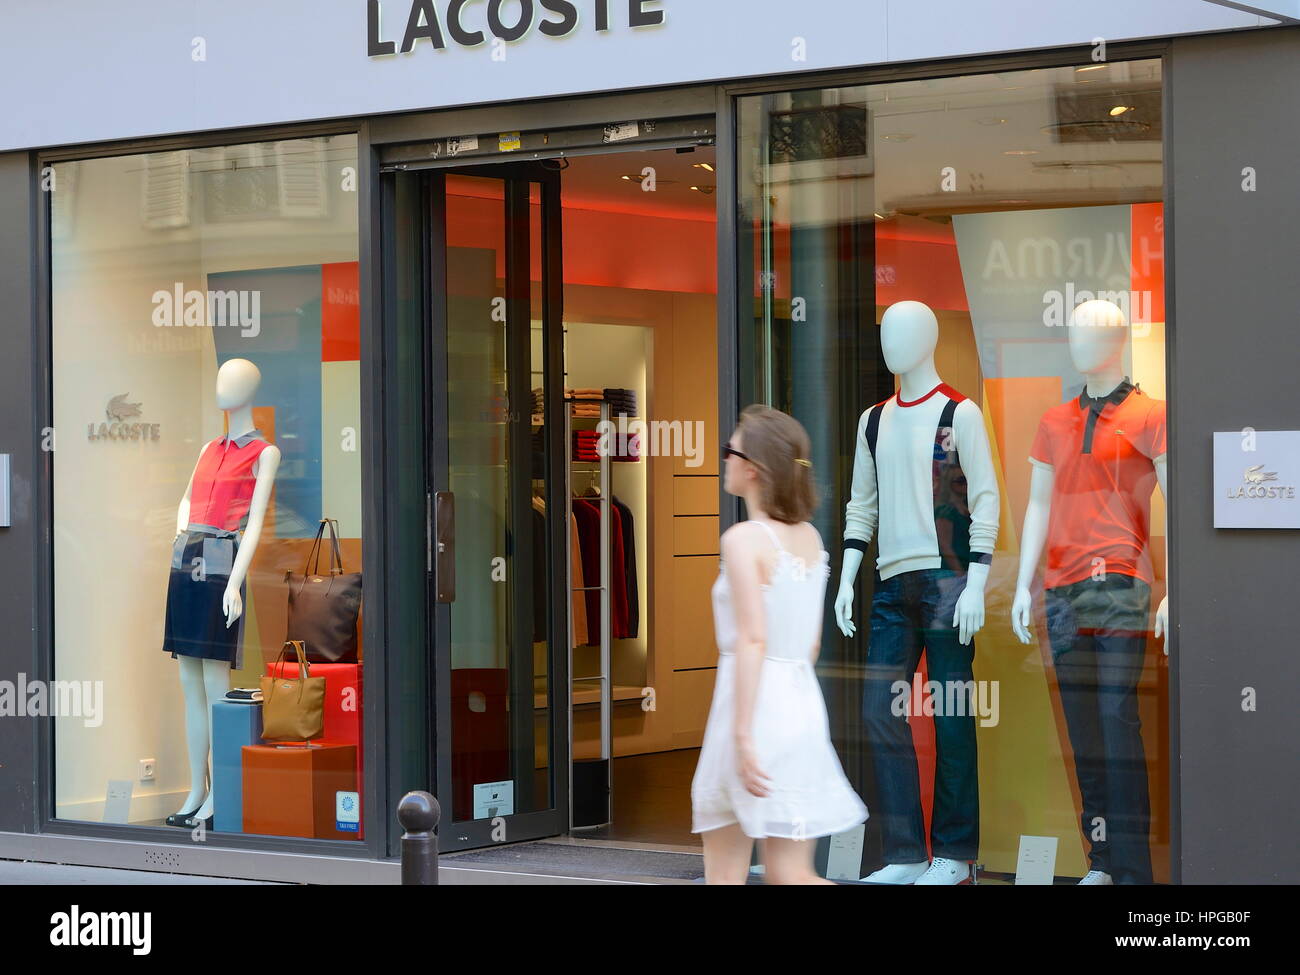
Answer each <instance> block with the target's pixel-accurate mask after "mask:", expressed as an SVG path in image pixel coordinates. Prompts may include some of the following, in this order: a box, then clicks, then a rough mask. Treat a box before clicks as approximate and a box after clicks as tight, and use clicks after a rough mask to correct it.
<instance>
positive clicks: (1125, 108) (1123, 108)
mask: <svg viewBox="0 0 1300 975" xmlns="http://www.w3.org/2000/svg"><path fill="white" fill-rule="evenodd" d="M1131 111H1133V106H1132V105H1116V106H1115V107H1114V108H1112V109H1111V110H1110V117H1111V118H1114V117H1115V116H1116V115H1123V114H1124V113H1125V112H1131Z"/></svg>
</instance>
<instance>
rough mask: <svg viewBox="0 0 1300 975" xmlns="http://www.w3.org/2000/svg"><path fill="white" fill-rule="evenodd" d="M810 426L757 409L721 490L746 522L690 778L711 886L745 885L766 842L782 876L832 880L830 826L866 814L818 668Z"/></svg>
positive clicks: (716, 618)
mask: <svg viewBox="0 0 1300 975" xmlns="http://www.w3.org/2000/svg"><path fill="white" fill-rule="evenodd" d="M809 453H810V451H809V442H808V433H807V431H805V430H804V428H803V426H802V425H801V424H800V423H799V421H798V420H796V419H794V418H793V417H791V416H788V415H787V414H785V413H782V412H780V411H779V410H774V409H771V408H769V407H766V406H750V407H748V408H746V409H745V410H744V412H743V413H741V416H740V424H739V425H738V426H737V428H736V431H735V432H734V433H733V434H732V435H731V440H730V441H728V443H727V444H726V446H725V447H724V448H723V458H724V462H725V473H724V478H723V487H724V488H725V490H726V491H727V493H728V494H734V495H737V496H738V497H741V498H743V499H744V501H745V508H746V511H747V512H748V514H749V520H748V521H742V522H740V523H739V524H736V525H733V526H732V527H731V528H729V529H727V531H726V532H724V533H723V535H722V565H721V571H720V572H719V573H718V580H717V582H715V583H714V585H713V623H714V630H715V635H716V637H717V641H718V650H719V656H718V672H717V680H716V683H715V684H714V688H713V704H712V706H711V707H710V709H709V720H708V724H707V726H706V727H705V730H704V745H703V747H702V748H701V749H700V760H699V765H698V766H697V767H696V769H695V779H694V781H693V782H692V783H691V804H692V807H693V825H692V832H695V833H703V834H704V836H703V839H704V874H705V881H706V882H707V883H710V884H743V883H744V882H745V879H746V877H747V876H748V873H749V864H750V856H751V852H752V849H753V843H754V840H756V839H757V840H760V841H761V843H762V851H761V857H762V861H763V865H764V871H765V877H766V880H767V882H768V883H771V884H825V883H830V881H828V880H825V879H823V878H821V877H819V876H818V875H817V874H816V872H815V871H814V870H813V863H812V859H813V848H814V844H812V843H809V842H806V841H807V840H811V839H814V838H816V837H818V836H828V835H830V834H832V833H838V832H841V831H842V830H846V829H848V828H849V827H851V826H855V825H857V824H858V823H861V822H862V821H863V820H865V819H866V818H867V809H866V806H864V805H863V804H862V800H861V799H859V798H858V796H857V794H856V793H854V791H853V789H852V787H851V786H850V785H849V783H848V780H847V779H846V778H845V777H844V771H843V770H842V769H841V768H840V763H839V759H838V758H837V757H836V755H835V749H834V746H833V745H832V744H831V737H830V724H829V721H828V720H827V717H826V703H825V701H823V700H822V694H821V688H820V687H819V686H818V684H817V678H816V675H815V674H814V673H813V664H814V663H815V662H816V660H817V653H818V650H819V649H820V646H821V633H822V608H823V604H824V597H825V593H826V579H827V576H828V575H829V574H830V566H829V556H828V555H827V553H826V551H825V550H824V549H823V548H822V543H821V536H820V535H818V534H817V529H816V528H814V527H813V526H812V525H811V524H809V523H808V519H809V518H810V517H811V516H812V512H813V508H814V506H815V504H816V493H815V491H814V488H813V476H812V463H811V461H810V459H809V456H808V455H809Z"/></svg>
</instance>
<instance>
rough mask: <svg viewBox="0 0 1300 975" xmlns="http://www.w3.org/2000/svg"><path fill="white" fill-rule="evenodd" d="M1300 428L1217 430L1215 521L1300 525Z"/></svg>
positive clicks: (1250, 525)
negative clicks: (1298, 491) (1298, 492)
mask: <svg viewBox="0 0 1300 975" xmlns="http://www.w3.org/2000/svg"><path fill="white" fill-rule="evenodd" d="M1297 484H1300V430H1255V429H1253V428H1251V427H1247V428H1245V429H1244V430H1241V431H1233V432H1232V433H1222V432H1216V433H1215V434H1214V527H1215V528H1300V498H1297V497H1296V485H1297Z"/></svg>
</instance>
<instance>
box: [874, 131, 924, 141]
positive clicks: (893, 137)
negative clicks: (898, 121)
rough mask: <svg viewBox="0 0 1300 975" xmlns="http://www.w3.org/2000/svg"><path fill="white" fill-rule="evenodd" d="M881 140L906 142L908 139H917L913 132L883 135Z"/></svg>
mask: <svg viewBox="0 0 1300 975" xmlns="http://www.w3.org/2000/svg"><path fill="white" fill-rule="evenodd" d="M880 138H882V139H884V140H885V141H886V142H906V141H907V140H908V139H914V138H916V137H915V136H914V135H913V134H912V133H911V132H891V133H889V134H888V135H882V136H881V137H880Z"/></svg>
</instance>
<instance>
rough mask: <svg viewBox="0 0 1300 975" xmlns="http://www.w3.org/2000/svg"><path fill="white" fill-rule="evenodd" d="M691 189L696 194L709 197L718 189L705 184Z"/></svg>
mask: <svg viewBox="0 0 1300 975" xmlns="http://www.w3.org/2000/svg"><path fill="white" fill-rule="evenodd" d="M691 189H693V190H694V191H695V192H696V193H703V194H704V195H705V196H709V195H710V194H711V193H712V192H713V191H714V189H716V187H713V186H709V185H707V184H703V185H700V186H692V187H691Z"/></svg>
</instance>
